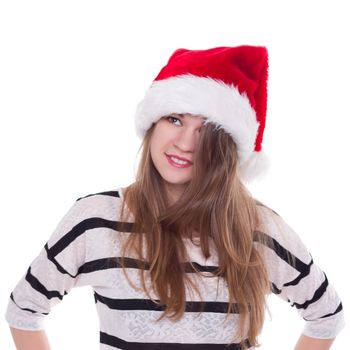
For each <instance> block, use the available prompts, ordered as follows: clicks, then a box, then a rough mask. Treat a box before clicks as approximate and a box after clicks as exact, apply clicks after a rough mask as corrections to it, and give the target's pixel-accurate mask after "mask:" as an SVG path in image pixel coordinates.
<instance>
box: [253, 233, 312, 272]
mask: <svg viewBox="0 0 350 350" xmlns="http://www.w3.org/2000/svg"><path fill="white" fill-rule="evenodd" d="M254 241H255V242H259V243H262V244H263V245H265V246H266V247H268V248H270V249H272V250H273V251H274V252H275V253H276V254H277V255H278V256H279V257H280V258H281V259H282V260H284V261H285V262H286V263H288V264H289V265H291V266H292V267H294V268H295V269H296V270H298V271H299V272H301V273H305V271H307V270H308V264H305V263H304V262H303V261H301V260H300V259H299V258H297V257H296V256H295V255H293V254H292V253H291V252H290V251H288V250H287V249H286V248H284V247H283V246H282V245H281V244H280V243H278V242H277V241H276V240H275V239H274V238H272V237H271V236H269V235H267V234H266V233H264V232H261V231H254ZM292 262H294V263H293V264H292Z"/></svg>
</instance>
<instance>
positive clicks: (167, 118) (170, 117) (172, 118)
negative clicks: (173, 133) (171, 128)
mask: <svg viewBox="0 0 350 350" xmlns="http://www.w3.org/2000/svg"><path fill="white" fill-rule="evenodd" d="M169 119H171V120H174V119H175V120H177V121H180V119H178V118H175V117H173V116H169V117H166V120H169ZM171 124H173V123H172V122H171Z"/></svg>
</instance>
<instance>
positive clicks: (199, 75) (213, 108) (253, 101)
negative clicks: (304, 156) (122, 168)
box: [135, 45, 270, 181]
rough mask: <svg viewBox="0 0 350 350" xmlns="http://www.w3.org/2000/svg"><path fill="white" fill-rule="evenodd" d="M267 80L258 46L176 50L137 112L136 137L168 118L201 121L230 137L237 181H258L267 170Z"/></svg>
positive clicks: (263, 51) (263, 52) (265, 64)
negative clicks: (194, 117) (191, 117)
mask: <svg viewBox="0 0 350 350" xmlns="http://www.w3.org/2000/svg"><path fill="white" fill-rule="evenodd" d="M267 79H268V52H267V49H266V48H265V47H263V46H249V45H242V46H237V47H223V46H222V47H215V48H210V49H207V50H188V49H183V48H181V49H177V50H176V51H175V52H174V53H173V54H172V55H171V57H170V58H169V61H168V63H167V64H166V65H165V66H164V67H163V68H162V69H161V71H160V72H159V74H158V76H157V77H156V78H155V79H154V81H153V83H152V84H151V86H150V87H149V89H148V90H147V91H146V94H145V96H144V98H143V100H142V101H141V102H140V103H139V104H138V106H137V110H136V114H135V126H136V133H137V135H138V136H139V137H140V138H143V137H144V135H145V133H146V131H147V130H148V129H149V128H150V127H151V126H152V123H155V122H157V120H159V119H160V118H162V117H164V116H166V115H169V114H172V113H179V114H180V113H184V114H185V113H190V114H194V115H201V116H203V117H205V118H207V119H206V122H211V123H214V124H216V125H217V127H218V128H223V129H224V130H225V131H226V132H227V133H229V134H230V135H231V137H232V139H233V140H234V142H235V143H236V146H237V154H238V163H239V168H240V175H241V177H242V179H243V180H245V181H250V180H252V179H254V178H257V177H261V176H262V175H263V174H265V173H266V170H267V169H268V167H269V165H270V162H269V159H268V157H267V156H266V155H265V153H264V152H263V150H262V140H263V132H264V128H265V120H266V108H267ZM206 122H205V123H206Z"/></svg>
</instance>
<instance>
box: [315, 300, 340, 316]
mask: <svg viewBox="0 0 350 350" xmlns="http://www.w3.org/2000/svg"><path fill="white" fill-rule="evenodd" d="M341 310H343V304H342V303H340V304H339V305H338V307H337V309H336V310H335V311H334V312H332V313H331V314H327V315H324V316H322V317H320V318H326V317H330V316H333V315H335V314H337V313H338V312H340V311H341Z"/></svg>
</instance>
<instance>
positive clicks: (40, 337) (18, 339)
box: [10, 327, 51, 350]
mask: <svg viewBox="0 0 350 350" xmlns="http://www.w3.org/2000/svg"><path fill="white" fill-rule="evenodd" d="M10 330H11V333H12V338H13V341H14V342H15V345H16V349H17V350H50V349H51V348H50V344H49V340H48V338H47V336H46V333H45V331H44V330H40V331H25V330H22V329H17V328H13V327H10Z"/></svg>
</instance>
